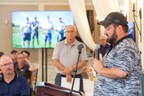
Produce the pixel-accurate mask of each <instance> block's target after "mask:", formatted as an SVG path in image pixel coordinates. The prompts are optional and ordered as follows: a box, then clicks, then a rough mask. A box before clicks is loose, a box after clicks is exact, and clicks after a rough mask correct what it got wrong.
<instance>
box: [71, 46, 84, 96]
mask: <svg viewBox="0 0 144 96" xmlns="http://www.w3.org/2000/svg"><path fill="white" fill-rule="evenodd" d="M77 48H78V50H79V52H78V53H79V54H78V59H77V64H76V69H75V71H74V76H73V82H72V87H71V91H70V96H72V92H73V87H74V82H75V78H76V73H77V69H78V61H79V58H80V54H81V50H82V48H84V45H83V44H80V45H78V47H77Z"/></svg>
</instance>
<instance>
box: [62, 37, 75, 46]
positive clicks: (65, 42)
mask: <svg viewBox="0 0 144 96" xmlns="http://www.w3.org/2000/svg"><path fill="white" fill-rule="evenodd" d="M76 42H77V40H76V39H75V41H74V42H73V44H72V46H73V45H75V44H76ZM64 44H65V45H68V43H67V40H66V39H65V41H64Z"/></svg>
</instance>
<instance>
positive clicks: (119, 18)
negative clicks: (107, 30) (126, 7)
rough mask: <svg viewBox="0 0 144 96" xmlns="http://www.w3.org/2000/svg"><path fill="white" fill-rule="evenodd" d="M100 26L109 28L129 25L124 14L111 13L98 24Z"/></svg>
mask: <svg viewBox="0 0 144 96" xmlns="http://www.w3.org/2000/svg"><path fill="white" fill-rule="evenodd" d="M98 24H99V25H102V26H108V25H110V24H119V25H127V24H128V22H127V19H126V18H125V16H124V15H123V14H122V13H119V12H111V13H109V14H108V15H107V16H106V18H105V19H104V20H103V21H100V22H98Z"/></svg>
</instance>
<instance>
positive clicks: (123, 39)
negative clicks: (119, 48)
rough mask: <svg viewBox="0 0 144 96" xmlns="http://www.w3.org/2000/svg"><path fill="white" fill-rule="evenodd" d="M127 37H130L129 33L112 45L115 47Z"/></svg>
mask: <svg viewBox="0 0 144 96" xmlns="http://www.w3.org/2000/svg"><path fill="white" fill-rule="evenodd" d="M126 38H130V36H129V35H126V36H124V37H123V38H121V39H120V40H118V41H117V42H116V43H114V44H113V45H112V47H115V46H116V45H117V44H119V43H120V42H122V41H123V40H124V39H126Z"/></svg>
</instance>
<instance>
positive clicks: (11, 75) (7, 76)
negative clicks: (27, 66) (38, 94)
mask: <svg viewBox="0 0 144 96" xmlns="http://www.w3.org/2000/svg"><path fill="white" fill-rule="evenodd" d="M0 69H1V70H2V72H3V75H2V78H1V79H0V96H30V87H29V85H28V82H27V80H26V79H25V78H24V77H22V76H20V75H18V74H16V73H15V72H14V65H13V61H12V59H11V58H10V57H9V56H6V55H3V56H2V57H1V58H0Z"/></svg>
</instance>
